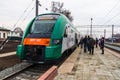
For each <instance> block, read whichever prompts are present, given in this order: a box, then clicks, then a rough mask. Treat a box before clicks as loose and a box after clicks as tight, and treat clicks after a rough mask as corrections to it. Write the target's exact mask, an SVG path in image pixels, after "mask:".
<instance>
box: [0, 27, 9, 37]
mask: <svg viewBox="0 0 120 80" xmlns="http://www.w3.org/2000/svg"><path fill="white" fill-rule="evenodd" d="M9 31H10V30H9V29H6V28H3V27H0V39H6V38H7V37H8V33H9Z"/></svg>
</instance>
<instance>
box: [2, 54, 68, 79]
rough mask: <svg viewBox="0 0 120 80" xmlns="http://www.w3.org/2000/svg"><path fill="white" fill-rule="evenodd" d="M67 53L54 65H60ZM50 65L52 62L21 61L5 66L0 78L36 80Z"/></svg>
mask: <svg viewBox="0 0 120 80" xmlns="http://www.w3.org/2000/svg"><path fill="white" fill-rule="evenodd" d="M69 55H70V54H69ZM69 55H67V56H63V57H62V60H60V62H59V63H56V64H54V65H57V66H58V67H60V65H61V64H62V63H63V62H64V61H65V60H66V59H67V58H68V57H69ZM52 66H53V64H40V65H37V64H36V65H33V64H30V63H26V62H22V63H20V64H16V65H15V66H13V67H11V68H7V69H5V70H3V71H1V72H0V80H37V79H38V78H39V77H40V76H41V75H42V74H44V73H45V72H46V71H47V70H48V69H50V68H51V67H52Z"/></svg>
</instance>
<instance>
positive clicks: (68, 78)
mask: <svg viewBox="0 0 120 80" xmlns="http://www.w3.org/2000/svg"><path fill="white" fill-rule="evenodd" d="M78 49H79V48H78ZM78 49H77V50H76V52H75V53H73V54H77V53H79V50H78ZM77 51H78V52H77ZM113 54H114V53H113V52H111V51H109V50H108V49H105V54H103V55H102V54H101V50H100V49H99V48H95V52H94V55H90V54H89V53H83V50H81V53H80V54H78V56H77V57H76V60H75V61H74V62H72V63H74V65H73V67H72V69H71V71H67V69H63V72H62V71H60V72H58V76H56V78H55V79H54V80H120V57H116V56H114V55H113ZM74 58H75V57H74ZM70 60H72V58H71V59H70ZM67 62H69V61H66V62H65V63H63V64H67ZM71 66H72V65H66V66H65V67H66V68H69V67H71ZM61 70H62V69H61ZM65 70H66V71H65ZM58 71H59V70H58Z"/></svg>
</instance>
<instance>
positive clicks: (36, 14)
mask: <svg viewBox="0 0 120 80" xmlns="http://www.w3.org/2000/svg"><path fill="white" fill-rule="evenodd" d="M38 3H39V1H38V0H36V11H35V16H38Z"/></svg>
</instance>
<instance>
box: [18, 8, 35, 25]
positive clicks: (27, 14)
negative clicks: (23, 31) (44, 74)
mask: <svg viewBox="0 0 120 80" xmlns="http://www.w3.org/2000/svg"><path fill="white" fill-rule="evenodd" d="M34 8H35V6H34V7H32V8H31V9H30V11H29V12H28V14H27V15H26V16H25V18H24V19H23V20H22V22H21V23H20V24H19V26H21V25H22V24H23V23H24V21H25V20H26V19H27V17H28V16H29V15H30V13H31V12H32V11H33V10H34Z"/></svg>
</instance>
